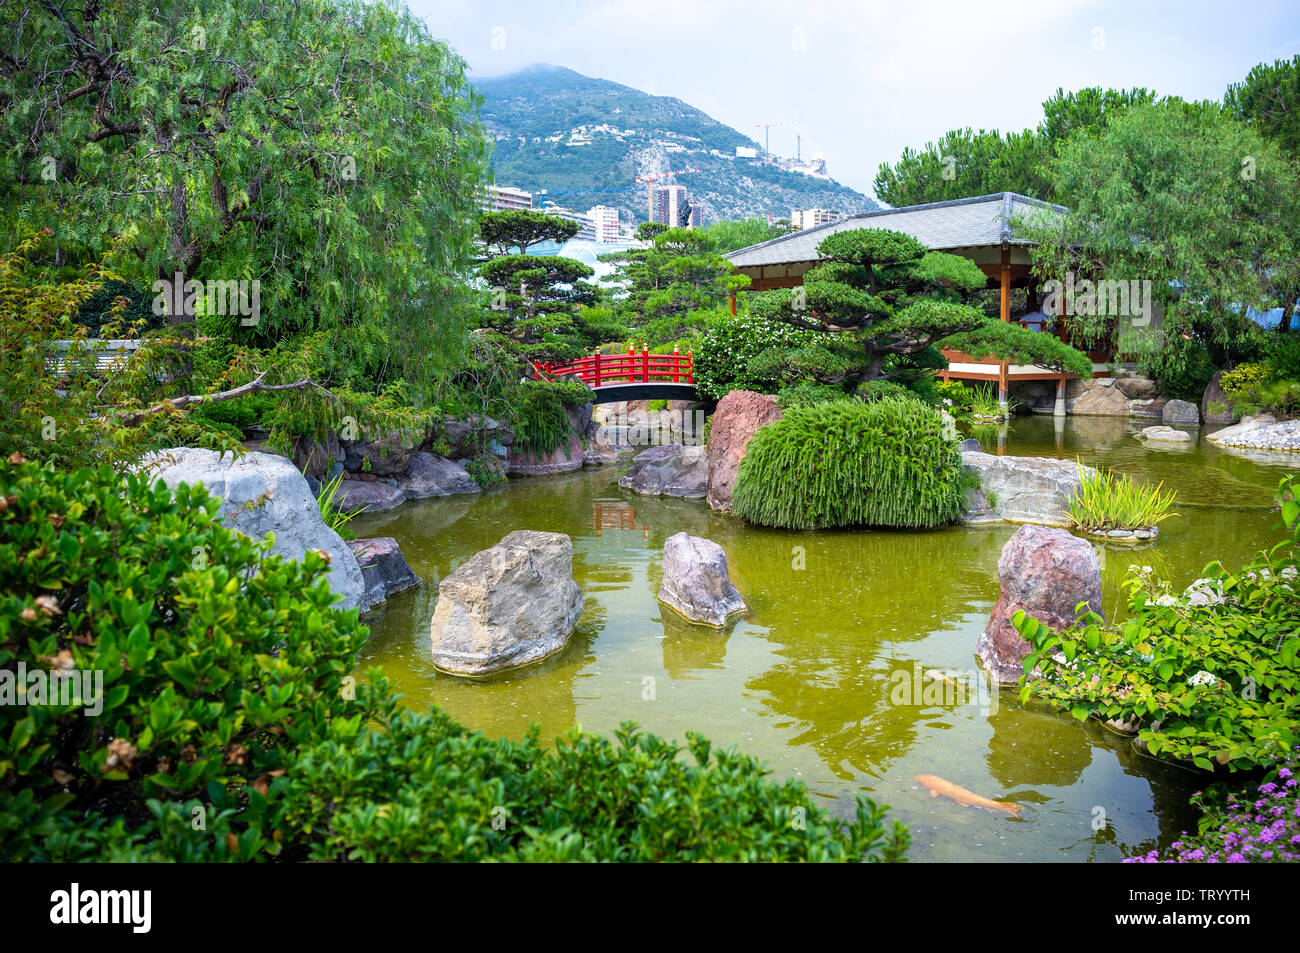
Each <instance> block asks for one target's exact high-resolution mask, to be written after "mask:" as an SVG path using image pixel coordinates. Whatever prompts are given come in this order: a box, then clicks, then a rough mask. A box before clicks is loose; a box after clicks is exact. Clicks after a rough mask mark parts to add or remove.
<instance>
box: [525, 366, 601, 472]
mask: <svg viewBox="0 0 1300 953" xmlns="http://www.w3.org/2000/svg"><path fill="white" fill-rule="evenodd" d="M590 400H591V390H590V389H589V388H588V387H587V386H586V385H585V384H583V383H581V382H579V381H572V380H567V381H523V382H522V383H521V384H520V385H519V388H518V390H517V392H516V395H515V399H514V401H513V403H512V406H511V412H512V415H513V420H512V423H513V425H514V431H515V444H514V445H515V446H516V447H517V448H519V449H520V450H524V451H527V452H529V453H532V454H533V455H534V456H538V457H544V456H546V455H547V454H548V453H550V452H551V451H553V450H554V449H555V448H556V447H559V446H561V445H563V444H564V443H565V441H566V440H567V438H568V436H569V434H570V433H572V431H573V426H572V425H571V424H570V423H569V415H568V414H567V413H566V412H565V408H566V407H578V406H581V405H582V404H584V403H587V402H588V401H590Z"/></svg>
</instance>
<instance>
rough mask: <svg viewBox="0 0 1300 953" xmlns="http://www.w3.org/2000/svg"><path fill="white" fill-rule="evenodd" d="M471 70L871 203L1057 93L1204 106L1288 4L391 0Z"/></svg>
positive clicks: (1288, 24) (1270, 46)
mask: <svg viewBox="0 0 1300 953" xmlns="http://www.w3.org/2000/svg"><path fill="white" fill-rule="evenodd" d="M408 3H409V5H410V7H411V9H412V10H413V11H414V12H415V13H416V14H417V15H419V16H422V17H424V19H425V20H426V21H427V22H428V24H429V27H430V29H431V30H432V32H433V34H434V35H435V36H438V37H441V38H443V39H446V40H447V41H449V42H450V43H451V45H452V46H453V47H454V48H455V49H456V51H457V52H458V53H459V54H460V55H461V56H463V57H464V58H465V60H466V61H467V62H468V63H469V66H470V70H471V76H474V77H482V76H494V75H499V74H502V73H509V72H513V71H515V70H517V69H521V68H522V67H524V66H528V65H529V64H532V63H552V64H555V65H557V66H567V67H569V68H570V69H573V70H577V71H578V72H579V73H584V74H586V75H588V76H596V77H600V78H602V79H609V80H613V81H614V82H617V83H623V84H624V85H627V86H632V87H635V88H637V89H641V90H644V91H646V92H649V93H654V94H656V95H661V96H676V97H677V98H679V99H682V100H684V101H685V102H687V103H690V104H691V105H692V106H696V107H698V108H699V109H702V110H704V112H706V113H708V114H709V115H710V116H712V117H713V118H715V119H717V120H719V121H721V122H724V123H726V124H727V125H729V126H732V127H734V128H735V129H737V130H739V131H740V132H742V133H744V134H746V135H749V136H752V137H754V138H756V139H758V140H759V141H760V142H761V137H762V130H761V129H758V128H756V124H757V123H781V125H779V126H775V127H774V128H773V129H772V130H771V137H772V138H771V142H772V151H773V152H774V153H776V154H779V155H794V151H795V135H796V133H797V134H799V135H801V136H802V137H803V149H804V153H805V154H808V153H812V152H822V153H823V154H824V155H825V157H826V161H827V164H828V171H829V172H830V174H831V175H832V176H833V177H834V178H836V179H838V180H839V181H841V182H843V183H844V184H846V185H848V186H850V187H852V188H855V189H857V190H859V191H861V192H864V193H867V194H871V192H872V188H871V183H872V179H873V178H874V176H875V173H876V169H877V168H878V166H879V164H880V163H881V162H882V161H890V162H892V161H894V160H895V159H896V158H897V157H898V154H899V153H900V152H901V151H902V149H903V147H904V146H907V145H913V146H920V145H922V144H923V143H925V142H927V141H930V140H933V139H935V138H936V137H938V136H941V135H942V134H943V133H944V132H946V131H947V130H949V129H953V128H959V127H963V126H967V125H969V126H972V127H974V128H976V129H978V128H981V127H983V128H989V129H992V128H996V129H999V130H1003V131H1005V130H1008V129H1023V128H1025V127H1027V126H1034V125H1036V124H1037V123H1038V120H1039V119H1040V118H1041V112H1042V111H1041V103H1042V101H1043V100H1044V99H1046V98H1047V97H1049V96H1050V95H1051V94H1052V93H1053V92H1054V91H1055V90H1056V88H1057V87H1058V86H1062V87H1064V88H1065V89H1067V90H1070V89H1078V88H1080V87H1084V86H1095V85H1101V86H1112V87H1116V88H1127V87H1131V86H1146V87H1148V88H1154V89H1156V90H1157V91H1158V92H1160V93H1171V94H1177V95H1180V96H1182V97H1184V98H1188V99H1206V98H1209V99H1216V100H1217V99H1221V98H1222V96H1223V91H1224V89H1225V88H1226V87H1227V85H1228V84H1229V83H1231V82H1234V81H1237V80H1240V79H1241V78H1243V77H1244V76H1245V75H1246V73H1247V72H1249V70H1250V68H1251V67H1252V66H1253V65H1255V64H1256V63H1259V62H1261V61H1269V62H1271V61H1273V60H1275V59H1283V58H1285V59H1289V58H1290V57H1292V56H1293V55H1294V54H1296V53H1297V52H1300V4H1297V3H1295V2H1294V0H1291V2H1270V0H1247V2H1241V0H1238V2H1234V3H1225V2H1209V0H1179V2H1157V0H1151V2H1144V0H1126V2H1125V0H1120V2H1112V0H1062V2H1053V0H1025V2H1020V0H1006V2H999V0H982V2H979V0H935V2H916V3H909V2H906V0H895V2H882V3H877V2H851V0H838V2H836V0H798V2H778V0H653V2H646V0H518V2H517V0H408Z"/></svg>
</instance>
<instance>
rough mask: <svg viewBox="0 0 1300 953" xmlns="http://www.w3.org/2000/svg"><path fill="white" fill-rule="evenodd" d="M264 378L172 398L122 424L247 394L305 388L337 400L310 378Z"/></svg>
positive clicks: (128, 418)
mask: <svg viewBox="0 0 1300 953" xmlns="http://www.w3.org/2000/svg"><path fill="white" fill-rule="evenodd" d="M264 377H266V371H262V372H261V373H259V374H258V375H257V376H256V377H254V378H253V379H252V380H251V381H249V382H248V383H247V384H240V385H239V386H238V387H232V388H231V389H230V390H223V391H218V392H217V393H215V394H187V395H186V396H184V397H172V398H169V399H167V400H164V401H160V402H159V403H157V404H154V405H153V406H152V407H149V408H148V409H146V410H141V411H137V412H135V413H132V414H127V415H126V416H124V417H123V418H122V423H123V424H125V425H126V426H128V427H134V426H136V425H137V424H139V423H140V422H141V421H143V420H145V419H146V418H148V417H150V416H152V415H153V414H161V413H170V412H173V411H177V410H182V409H184V408H186V407H189V406H191V405H195V404H219V403H221V402H223V401H227V400H235V399H236V398H239V397H246V396H247V395H249V394H256V393H260V392H274V391H289V390H303V389H305V388H310V389H313V390H316V391H318V392H319V393H320V394H322V395H323V396H325V397H326V398H328V399H329V400H337V398H336V397H335V396H334V395H333V394H331V393H330V392H329V390H328V389H326V388H325V387H322V386H321V385H320V384H318V383H316V382H315V381H314V380H312V379H311V378H310V377H303V378H301V379H299V380H296V381H294V382H293V383H292V384H264V383H262V378H264Z"/></svg>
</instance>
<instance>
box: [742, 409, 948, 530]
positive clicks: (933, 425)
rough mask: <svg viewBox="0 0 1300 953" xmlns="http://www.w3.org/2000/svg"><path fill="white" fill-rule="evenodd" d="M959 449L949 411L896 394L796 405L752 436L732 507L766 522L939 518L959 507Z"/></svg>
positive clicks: (934, 521) (894, 523) (920, 523)
mask: <svg viewBox="0 0 1300 953" xmlns="http://www.w3.org/2000/svg"><path fill="white" fill-rule="evenodd" d="M961 473H962V467H961V453H960V452H959V451H958V450H957V447H956V445H955V443H953V442H952V441H951V440H949V439H948V438H947V437H945V435H944V427H943V417H942V415H940V413H939V412H938V411H936V410H934V409H932V408H930V407H927V406H926V405H924V404H922V403H921V402H919V401H917V400H915V399H913V398H909V397H900V396H889V397H882V398H881V399H880V400H877V401H873V402H872V403H863V402H861V401H856V400H843V401H834V402H831V403H824V404H817V405H814V406H806V407H792V408H790V409H789V410H787V411H786V414H785V416H784V417H783V418H782V419H780V420H777V421H774V422H772V423H770V424H768V425H767V426H765V427H763V428H762V429H761V430H760V431H759V432H758V433H757V434H756V435H755V436H754V439H753V440H752V441H751V442H750V444H749V448H748V449H747V450H746V452H745V458H744V460H743V461H741V464H740V471H739V473H738V474H737V479H736V490H735V493H734V494H733V499H732V505H733V507H734V510H735V512H736V514H737V515H738V516H740V517H742V518H743V519H746V520H748V521H749V522H751V523H757V524H759V525H761V526H776V527H780V528H783V529H817V528H828V527H837V526H890V527H906V528H910V529H915V528H923V527H931V526H941V525H943V524H945V523H951V522H954V521H956V520H957V519H960V517H961V515H962V511H963V502H964V500H963V492H962V488H961Z"/></svg>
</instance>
